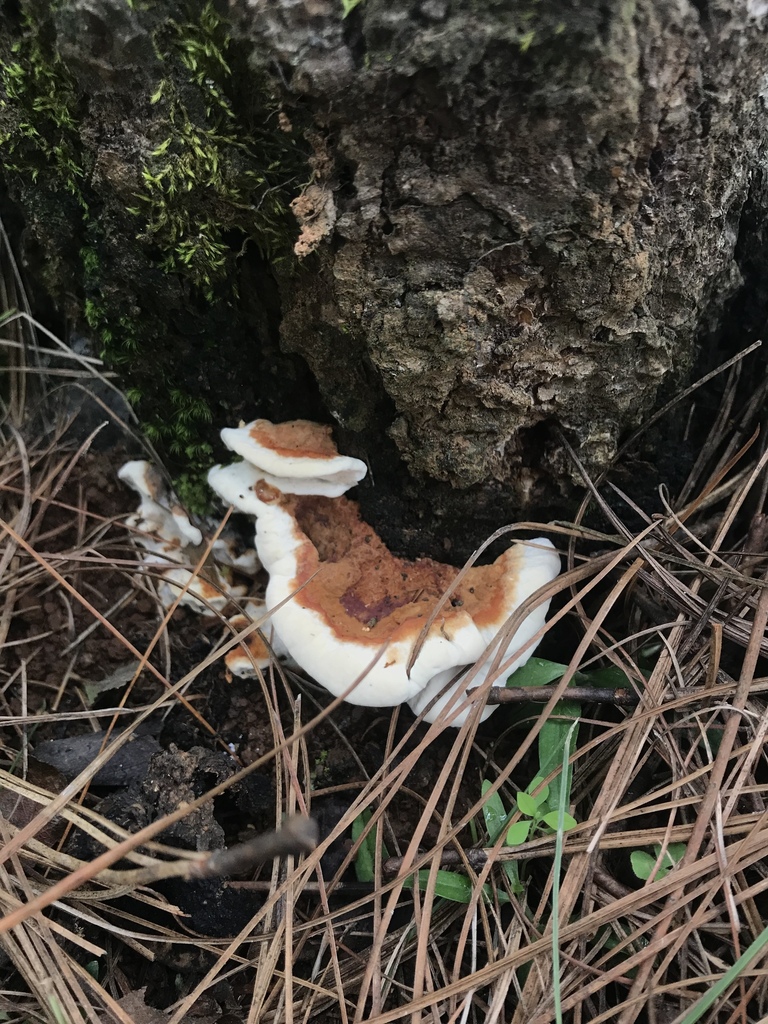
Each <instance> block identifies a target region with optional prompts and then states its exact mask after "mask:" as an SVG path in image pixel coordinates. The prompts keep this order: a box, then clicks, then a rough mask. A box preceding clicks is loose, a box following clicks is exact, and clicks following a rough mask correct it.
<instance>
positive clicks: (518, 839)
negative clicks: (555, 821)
mask: <svg viewBox="0 0 768 1024" xmlns="http://www.w3.org/2000/svg"><path fill="white" fill-rule="evenodd" d="M532 824H533V822H532V821H530V820H527V821H516V822H515V824H514V825H510V826H509V829H508V830H507V846H520V845H521V844H522V843H524V842H525V841H526V840H527V838H528V836H529V835H530V833H531V825H532Z"/></svg>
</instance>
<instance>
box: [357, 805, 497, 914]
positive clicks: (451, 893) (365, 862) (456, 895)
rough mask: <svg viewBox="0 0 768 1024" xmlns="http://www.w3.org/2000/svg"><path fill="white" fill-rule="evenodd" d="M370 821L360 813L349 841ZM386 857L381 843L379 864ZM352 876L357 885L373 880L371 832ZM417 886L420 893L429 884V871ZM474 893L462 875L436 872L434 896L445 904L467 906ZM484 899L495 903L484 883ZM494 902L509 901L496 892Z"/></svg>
mask: <svg viewBox="0 0 768 1024" xmlns="http://www.w3.org/2000/svg"><path fill="white" fill-rule="evenodd" d="M370 820H371V811H370V810H369V809H367V808H366V810H364V811H361V812H360V814H358V816H357V817H356V818H355V820H354V821H353V822H352V840H353V842H357V840H358V839H359V838H360V836H361V835H362V834H363V831H364V830H365V826H366V825H367V824H368V822H369V821H370ZM388 857H389V851H388V850H387V847H386V845H385V844H384V842H382V844H381V859H382V862H383V861H385V860H387V859H388ZM355 874H356V876H357V880H358V882H373V881H375V878H376V832H375V830H371V831H370V832H369V833H368V835H367V836H366V837H365V839H364V840H363V841H362V843H361V844H360V849H359V850H358V851H357V856H356V857H355ZM416 874H417V878H418V886H419V889H421V891H422V892H423V891H424V890H425V889H426V888H427V885H428V884H429V876H430V871H429V869H428V868H422V870H421V871H419V872H417V873H416ZM413 885H414V880H413V876H411V877H410V878H407V879H406V880H405V882H404V883H403V888H404V889H412V888H413ZM473 892H474V884H473V882H472V880H471V879H470V878H469V876H468V875H465V874H462V873H461V872H459V871H443V870H442V868H441V869H439V870H438V872H437V875H436V877H435V895H436V896H438V897H440V898H441V899H444V900H450V901H451V902H453V903H469V902H470V900H471V899H472V894H473ZM483 896H484V897H485V899H486V900H487V901H488V902H489V903H491V902H493V899H494V890H493V888H492V887H491V886H490V885H488V884H487V883H486V884H485V885H484V886H483ZM495 898H496V900H497V901H498V902H499V903H508V902H509V897H508V896H507V895H506V893H503V892H499V891H496V893H495Z"/></svg>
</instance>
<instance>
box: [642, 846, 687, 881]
mask: <svg viewBox="0 0 768 1024" xmlns="http://www.w3.org/2000/svg"><path fill="white" fill-rule="evenodd" d="M685 851H686V844H685V843H670V844H669V846H668V847H667V849H666V850H665V852H664V856H663V857H661V845H660V844H659V843H654V845H653V854H650V853H646V851H645V850H633V851H632V853H631V855H630V858H629V859H630V861H631V863H632V870H633V871H634V873H635V875H636V876H637V877H638V878H639V879H640V880H641V881H643V882H647V881H648V879H652V881H654V882H657V881H658V882H660V881H661V879H662V878H665V877H666V876H667V875H668V874H669V872H670V871H671V870H672V868H673V867H674V866H675V864H678V863H679V862H680V861H681V860H682V859H683V855H684V854H685ZM660 857H661V860H659V858H660Z"/></svg>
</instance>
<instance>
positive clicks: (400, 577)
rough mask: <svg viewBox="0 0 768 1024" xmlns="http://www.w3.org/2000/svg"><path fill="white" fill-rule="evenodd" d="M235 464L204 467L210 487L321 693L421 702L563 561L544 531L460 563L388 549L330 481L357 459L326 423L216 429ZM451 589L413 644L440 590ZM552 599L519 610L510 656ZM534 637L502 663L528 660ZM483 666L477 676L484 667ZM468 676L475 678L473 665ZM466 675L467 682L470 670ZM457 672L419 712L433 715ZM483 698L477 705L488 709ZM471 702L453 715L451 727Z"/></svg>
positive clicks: (351, 476) (374, 701) (354, 473)
mask: <svg viewBox="0 0 768 1024" xmlns="http://www.w3.org/2000/svg"><path fill="white" fill-rule="evenodd" d="M222 437H224V440H225V442H226V443H227V445H228V446H229V447H230V448H232V449H233V450H235V451H237V452H238V454H240V455H242V456H243V458H244V459H245V460H246V462H243V463H236V464H233V465H231V466H227V467H222V466H216V467H214V468H213V469H212V470H211V471H210V473H209V476H208V482H209V483H210V485H211V487H212V488H213V489H214V490H215V491H216V492H217V493H218V494H219V495H220V496H221V497H222V498H223V500H224V501H225V502H227V503H228V504H232V505H234V506H235V507H236V508H238V509H239V510H240V511H243V512H246V513H249V514H251V515H254V516H256V548H257V552H258V555H259V558H260V560H261V562H262V565H263V566H264V568H265V569H266V570H267V572H268V573H269V583H268V585H267V591H266V606H267V609H268V610H269V611H271V613H272V618H271V621H272V623H273V625H274V627H275V631H276V633H277V635H278V636H279V638H280V640H281V641H282V643H283V644H284V645H285V648H286V649H287V651H288V653H289V654H290V656H291V657H292V658H293V659H294V660H295V661H296V662H297V663H298V664H299V665H300V666H301V667H302V668H303V669H304V670H305V671H306V672H307V673H309V675H311V676H312V677H313V678H314V679H316V680H317V681H318V682H319V683H321V684H322V685H323V686H324V687H325V688H326V689H328V690H329V691H330V692H331V693H333V694H334V695H336V696H338V695H340V694H345V693H346V694H347V698H346V699H347V700H349V701H350V702H351V703H354V704H361V705H366V706H371V707H383V706H390V705H394V704H400V703H402V702H403V701H409V702H410V703H411V707H412V708H413V709H414V710H415V711H416V713H419V712H420V711H421V710H423V709H424V708H425V707H426V706H427V704H428V703H429V702H430V701H431V700H432V699H433V697H437V695H438V694H439V693H440V691H441V690H442V689H443V688H444V687H445V686H446V685H447V684H448V683H449V682H450V680H451V679H452V678H453V677H454V676H456V674H457V672H462V675H466V670H467V669H468V668H469V667H471V666H472V665H474V664H475V662H477V661H478V659H480V658H481V657H482V656H483V654H484V652H485V650H486V648H487V647H488V645H489V643H491V641H492V640H493V639H494V637H496V636H497V635H498V632H499V630H500V629H501V628H502V627H503V626H504V624H505V622H506V621H507V619H508V618H509V616H510V615H511V614H512V613H513V612H514V611H515V609H517V608H518V607H519V606H520V604H521V603H522V602H523V601H524V600H525V599H526V598H528V597H530V596H531V594H533V593H534V592H535V591H537V590H538V589H539V588H540V587H542V586H544V585H545V584H546V583H548V582H549V581H551V580H552V579H554V578H555V577H556V576H557V575H558V573H559V571H560V559H559V556H558V555H557V553H556V552H555V550H554V547H553V546H552V544H551V542H550V541H549V540H546V539H545V538H537V539H536V540H533V541H529V542H525V543H523V542H518V543H516V544H513V545H512V546H511V547H510V548H509V549H508V550H507V551H505V552H504V554H502V555H501V556H499V558H498V559H497V560H496V561H495V562H494V563H493V564H492V565H488V566H478V567H473V568H471V569H469V570H468V572H467V573H466V574H465V575H464V576H463V578H462V580H461V582H460V583H458V584H457V583H456V582H455V581H456V578H457V576H458V570H457V569H456V568H455V567H453V566H449V565H443V564H441V563H439V562H434V561H432V560H431V559H426V558H423V559H417V560H416V561H407V560H405V559H400V558H396V557H395V556H394V555H392V554H391V552H390V551H389V550H388V549H387V548H386V546H385V545H384V544H383V542H382V541H381V540H380V538H379V537H378V536H377V535H376V533H375V532H374V531H373V530H372V529H371V527H370V526H368V525H367V524H366V523H364V522H363V521H362V520H361V518H360V515H359V511H358V507H357V505H356V504H355V503H354V502H351V501H349V500H347V499H346V498H343V497H341V496H340V495H341V493H342V492H343V491H344V490H346V489H348V488H349V487H351V486H353V485H354V484H355V483H357V482H359V480H361V479H362V478H363V476H364V475H365V469H366V467H365V464H364V463H363V462H360V460H358V459H350V458H346V457H344V456H339V455H338V453H337V451H336V447H335V445H334V444H333V442H332V441H331V439H330V428H328V427H321V426H319V425H318V424H313V423H309V422H308V421H306V420H297V421H293V422H291V423H284V424H279V425H274V424H271V423H269V422H268V421H266V420H257V421H255V422H254V423H252V424H249V425H247V426H241V427H240V428H238V429H237V430H225V431H223V432H222ZM446 591H450V599H449V601H447V602H446V603H445V605H444V606H443V607H442V609H441V611H440V613H439V614H438V615H437V616H436V617H435V620H434V622H432V624H431V625H430V628H429V631H428V633H427V635H426V638H424V640H423V643H422V645H421V647H420V650H419V653H418V657H416V659H415V660H414V663H413V665H412V666H411V667H410V669H409V667H408V665H409V661H410V659H411V656H412V654H413V651H414V648H415V644H416V642H417V640H419V638H420V636H421V634H422V631H423V629H424V627H425V625H426V624H427V621H428V619H429V617H430V614H431V613H432V612H433V611H434V609H435V606H436V605H437V603H438V601H439V600H440V599H441V597H442V596H443V595H444V594H445V593H446ZM548 606H549V602H548V601H545V602H541V604H539V605H538V606H537V607H536V608H535V609H534V611H533V612H531V613H530V615H528V616H527V617H526V619H525V620H524V622H523V623H522V625H521V626H520V628H519V629H518V631H517V633H516V634H515V636H514V637H513V638H512V639H511V640H510V642H509V644H508V645H507V653H508V654H510V655H512V654H514V652H515V651H516V650H518V649H519V648H520V647H522V646H523V645H524V644H526V643H528V642H529V641H530V640H531V638H532V637H533V636H534V635H535V634H536V633H537V632H538V630H539V629H540V628H541V626H542V625H543V623H544V619H545V616H546V612H547V609H548ZM534 647H535V645H534V644H532V645H531V647H530V648H529V649H528V650H526V651H524V652H522V653H521V654H520V656H519V658H517V659H516V660H515V663H514V666H513V667H519V666H520V665H522V664H524V663H525V661H527V660H528V658H529V657H530V655H531V654H532V653H533V650H534ZM487 671H488V669H487V668H486V677H487ZM476 679H479V681H482V678H481V677H480V676H477V677H476ZM472 685H473V686H474V685H477V682H473V683H472ZM457 690H459V692H463V691H464V690H466V684H465V683H464V682H463V680H462V679H459V681H458V682H457V683H456V684H455V685H454V687H453V688H452V689H451V691H450V692H449V693H447V694H446V695H444V696H443V697H441V698H439V699H438V700H437V701H436V702H435V704H434V705H433V706H432V708H431V709H429V711H427V713H426V715H425V718H426V720H427V721H436V720H437V719H438V718H439V716H440V714H441V712H443V711H444V709H445V705H446V703H447V701H448V700H450V699H451V697H452V695H453V693H455V692H456V691H457ZM493 710H495V709H494V708H493V707H488V708H486V709H485V710H484V712H483V716H484V717H487V716H488V715H490V714H491V713H492V712H493ZM467 713H468V712H465V713H463V714H462V715H461V716H460V717H458V718H456V719H454V721H453V722H452V723H451V724H453V725H460V724H461V722H462V721H463V720H464V718H465V717H466V714H467Z"/></svg>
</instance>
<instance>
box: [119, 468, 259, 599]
mask: <svg viewBox="0 0 768 1024" xmlns="http://www.w3.org/2000/svg"><path fill="white" fill-rule="evenodd" d="M117 475H118V477H119V478H120V480H122V481H123V483H126V484H128V486H129V487H131V488H132V489H133V490H134V491H136V492H137V493H138V494H139V496H140V497H141V504H140V505H139V509H138V511H137V512H136V513H135V515H132V516H130V517H129V519H128V521H127V524H128V526H129V527H131V528H133V529H134V530H136V531H137V535H136V542H137V544H138V545H139V547H141V548H142V549H143V550H144V554H143V556H142V563H143V564H144V565H146V566H152V568H153V569H155V571H156V572H158V573H159V579H158V584H157V594H158V597H159V598H160V602H161V604H162V605H163V607H164V608H170V607H171V605H172V604H173V603H174V602H175V601H176V600H178V602H179V604H182V605H186V606H188V607H189V608H191V609H192V610H193V611H195V612H198V613H200V614H206V613H210V612H217V611H218V612H221V611H223V610H224V608H225V607H226V606H227V605H228V604H229V603H230V601H231V600H232V598H237V597H242V596H243V595H244V594H245V592H246V588H245V587H232V586H231V585H230V582H229V580H228V578H227V576H228V569H229V567H230V566H233V565H235V566H237V568H239V569H245V568H246V567H253V568H255V552H252V553H251V557H250V558H248V555H247V553H246V556H245V557H243V556H241V557H240V558H239V559H238V558H236V557H235V556H234V554H232V553H230V552H228V551H226V550H225V548H226V546H225V545H224V544H223V543H222V545H220V546H221V548H222V550H221V551H220V552H216V549H214V553H215V554H216V553H218V554H219V555H220V557H219V558H218V559H217V560H216V561H217V562H220V563H222V565H223V570H220V569H219V567H218V565H217V564H216V562H214V563H213V564H206V568H205V573H204V574H199V575H195V574H194V573H193V572H191V571H190V570H189V569H187V568H185V566H184V564H183V563H187V564H189V563H192V564H195V563H196V562H198V561H199V559H200V557H202V554H203V547H202V544H203V535H202V533H201V531H200V530H199V529H198V528H197V527H196V526H193V525H192V523H190V521H189V518H188V517H187V515H186V513H185V512H184V510H183V509H182V508H181V506H180V505H179V504H178V503H177V502H176V501H175V500H174V499H173V496H172V495H171V494H170V493H169V492H168V490H167V489H166V488H165V485H164V484H163V481H162V479H161V478H160V474H159V473H158V472H157V470H156V469H155V468H154V467H153V466H151V465H150V463H148V462H145V461H143V460H139V459H137V460H133V461H131V462H126V463H125V464H124V465H123V466H122V467H121V468H120V469H119V470H118V473H117ZM241 563H242V564H241ZM185 587H186V590H185V589H184V588H185ZM179 595H181V596H179Z"/></svg>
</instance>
